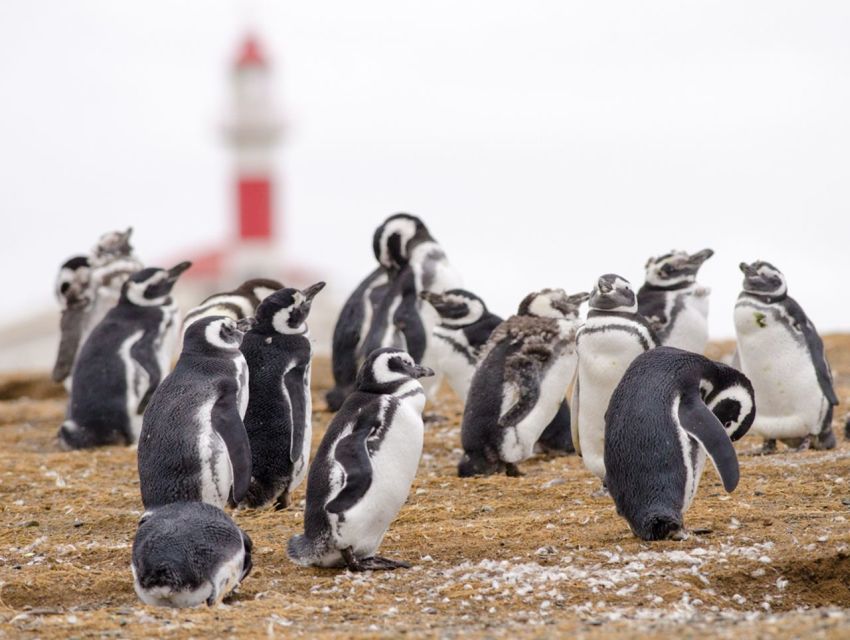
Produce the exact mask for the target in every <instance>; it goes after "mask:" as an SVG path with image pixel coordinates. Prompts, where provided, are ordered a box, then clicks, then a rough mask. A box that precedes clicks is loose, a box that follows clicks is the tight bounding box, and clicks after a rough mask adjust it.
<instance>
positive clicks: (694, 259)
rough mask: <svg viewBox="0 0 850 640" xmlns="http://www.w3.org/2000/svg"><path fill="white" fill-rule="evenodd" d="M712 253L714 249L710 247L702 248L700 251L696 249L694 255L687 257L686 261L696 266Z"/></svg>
mask: <svg viewBox="0 0 850 640" xmlns="http://www.w3.org/2000/svg"><path fill="white" fill-rule="evenodd" d="M713 255H714V251H713V250H712V249H703V250H702V251H697V252H696V253H695V254H694V255H692V256H691V257H690V258H688V262H690V263H691V264H692V265H694V266H697V267H698V266H700V265H701V264H702V263H703V262H705V261H706V260H708V259H709V258H710V257H711V256H713Z"/></svg>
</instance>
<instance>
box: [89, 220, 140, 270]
mask: <svg viewBox="0 0 850 640" xmlns="http://www.w3.org/2000/svg"><path fill="white" fill-rule="evenodd" d="M132 234H133V227H127V230H126V231H109V232H108V233H104V234H103V235H102V236H100V239H99V240H98V241H97V244H96V245H94V248H93V249H92V256H93V258H94V259H95V260H96V261H97V262H101V263H103V262H109V261H110V260H114V259H115V258H119V257H121V256H129V255H130V254H131V253H133V246H132V245H131V244H130V236H131V235H132Z"/></svg>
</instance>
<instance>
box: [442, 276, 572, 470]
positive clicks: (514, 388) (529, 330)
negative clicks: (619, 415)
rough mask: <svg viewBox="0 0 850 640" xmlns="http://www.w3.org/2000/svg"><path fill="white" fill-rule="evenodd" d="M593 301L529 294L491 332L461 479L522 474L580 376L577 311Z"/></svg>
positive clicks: (472, 400) (470, 409)
mask: <svg viewBox="0 0 850 640" xmlns="http://www.w3.org/2000/svg"><path fill="white" fill-rule="evenodd" d="M588 297H589V295H588V294H587V293H577V294H575V295H572V296H567V294H566V293H564V291H563V290H562V289H543V290H542V291H539V292H536V293H531V294H529V295H528V296H526V298H525V299H524V300H523V301H522V303H521V304H520V306H519V311H518V313H517V315H515V316H512V317H510V318H508V319H507V320H506V321H505V322H503V323H502V324H501V325H499V326H498V327H497V328H496V329H495V331H493V334H492V335H491V336H490V339H489V341H488V342H487V346H486V347H485V352H484V353H483V354H482V356H481V362H480V364H479V365H478V368H477V369H476V371H475V375H474V376H473V378H472V384H471V385H470V389H469V397H468V400H467V403H466V407H465V408H464V411H463V423H462V426H461V443H462V445H463V450H464V454H463V459H462V460H461V461H460V464H458V475H459V476H460V477H462V478H463V477H469V476H473V475H489V474H492V473H498V472H500V471H502V470H504V471H505V472H506V473H507V475H509V476H518V475H522V474H521V473H520V472H519V470H518V469H517V466H516V464H517V463H518V462H522V461H523V460H526V459H527V458H529V457H530V456H531V455H532V453H533V451H534V445H535V443H536V442H537V440H538V438H539V437H540V434H541V433H543V430H544V429H545V428H546V426H547V425H548V424H549V423H550V422H551V420H552V419H553V418H554V417H555V414H556V413H557V412H558V409H559V407H561V405H562V404H563V400H564V395H565V394H566V392H567V386H569V384H570V381H571V380H572V378H573V374H574V373H575V366H576V351H575V339H576V332H577V331H578V327H579V324H580V323H579V317H578V311H579V306H580V305H581V304H582V303H583V302H585V301H586V300H587V299H588Z"/></svg>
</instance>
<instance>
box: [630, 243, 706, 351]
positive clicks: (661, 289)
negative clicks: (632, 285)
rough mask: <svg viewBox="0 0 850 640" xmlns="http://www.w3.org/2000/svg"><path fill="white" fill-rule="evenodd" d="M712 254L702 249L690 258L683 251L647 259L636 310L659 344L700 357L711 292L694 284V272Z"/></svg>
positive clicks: (704, 341)
mask: <svg viewBox="0 0 850 640" xmlns="http://www.w3.org/2000/svg"><path fill="white" fill-rule="evenodd" d="M713 255H714V251H712V250H711V249H703V250H702V251H698V252H697V253H695V254H693V255H688V253H687V252H685V251H671V252H670V253H667V254H664V255H663V256H658V257H657V258H650V259H649V260H648V261H647V263H646V282H644V284H643V286H642V287H641V288H640V290H639V291H638V294H637V299H638V311H639V312H640V313H641V315H642V316H644V317H645V318H646V319H647V320H648V321H649V323H650V324H651V325H652V328H653V329H654V330H655V334H656V336H657V337H658V340H659V342H660V343H661V344H663V345H667V346H668V347H676V348H678V349H687V350H688V351H693V352H694V353H699V354H701V353H702V352H703V351H705V345H706V344H708V296H709V294H710V293H711V289H709V288H708V287H703V286H701V285H698V284H697V281H696V279H697V273H698V272H699V268H700V267H701V266H702V265H703V263H704V262H705V261H706V260H708V259H709V258H710V257H711V256H713Z"/></svg>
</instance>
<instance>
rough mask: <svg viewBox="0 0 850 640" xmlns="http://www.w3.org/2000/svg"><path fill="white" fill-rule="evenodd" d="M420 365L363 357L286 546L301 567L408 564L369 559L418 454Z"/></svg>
mask: <svg viewBox="0 0 850 640" xmlns="http://www.w3.org/2000/svg"><path fill="white" fill-rule="evenodd" d="M428 375H432V372H431V370H430V369H428V368H427V367H423V366H421V365H418V364H416V362H414V360H413V358H412V357H410V355H409V354H407V353H405V352H404V351H401V350H398V349H391V348H386V349H379V350H378V351H375V352H373V353H371V354H370V355H369V357H368V358H367V359H366V362H365V363H364V364H363V366H362V367H361V369H360V372H359V374H358V376H357V389H356V390H355V391H354V392H353V393H352V394H351V395H349V396H348V398H347V399H346V401H345V404H343V406H342V408H341V409H340V411H339V413H337V415H336V416H334V419H333V420H332V421H331V423H330V425H329V426H328V429H327V431H326V432H325V435H324V437H323V438H322V443H321V444H320V445H319V450H318V451H317V452H316V458H315V459H314V460H313V463H312V464H311V465H310V473H309V475H308V477H307V507H306V510H305V513H304V535H296V536H293V537H292V538H291V539H290V540H289V544H288V545H287V553H288V554H289V557H290V559H291V560H292V561H293V562H295V563H297V564H300V565H303V566H310V565H313V566H321V567H331V566H342V565H344V566H346V567H348V568H349V569H350V570H352V571H363V570H367V569H396V568H400V567H408V566H410V565H408V564H406V563H404V562H396V561H393V560H388V559H386V558H381V557H378V556H376V555H375V553H376V552H377V551H378V547H380V545H381V541H382V540H383V538H384V534H385V533H386V531H387V528H388V527H389V525H390V523H391V522H392V521H393V519H394V518H395V517H396V514H397V513H398V512H399V509H401V507H402V505H403V504H404V502H405V500H406V499H407V494H408V493H409V491H410V485H411V483H412V482H413V478H414V477H415V476H416V468H417V466H418V465H419V458H420V457H421V455H422V439H423V425H422V409H423V407H424V406H425V393H424V391H423V389H422V385H421V384H420V383H419V378H422V377H424V376H428Z"/></svg>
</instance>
